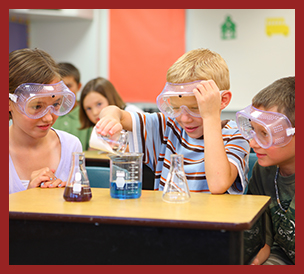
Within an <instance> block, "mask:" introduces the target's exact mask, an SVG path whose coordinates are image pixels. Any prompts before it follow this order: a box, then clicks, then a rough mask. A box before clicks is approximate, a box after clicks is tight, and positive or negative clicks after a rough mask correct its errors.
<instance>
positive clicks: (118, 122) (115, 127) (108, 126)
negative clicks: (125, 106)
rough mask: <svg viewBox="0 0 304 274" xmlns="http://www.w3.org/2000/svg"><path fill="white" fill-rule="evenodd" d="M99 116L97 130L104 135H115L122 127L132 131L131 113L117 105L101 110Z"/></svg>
mask: <svg viewBox="0 0 304 274" xmlns="http://www.w3.org/2000/svg"><path fill="white" fill-rule="evenodd" d="M99 117H100V120H99V121H98V123H97V124H96V131H97V132H98V133H100V134H102V135H107V134H110V135H114V134H115V133H117V132H119V131H121V130H122V129H124V130H128V131H132V117H131V114H130V113H129V112H127V111H124V110H122V109H120V108H119V107H117V106H108V107H105V108H104V109H102V110H101V112H100V114H99Z"/></svg>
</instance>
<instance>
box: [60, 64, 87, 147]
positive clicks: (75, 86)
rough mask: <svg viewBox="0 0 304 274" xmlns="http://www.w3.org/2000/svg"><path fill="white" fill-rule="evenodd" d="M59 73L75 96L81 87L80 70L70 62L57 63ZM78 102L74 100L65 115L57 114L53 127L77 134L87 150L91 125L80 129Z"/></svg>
mask: <svg viewBox="0 0 304 274" xmlns="http://www.w3.org/2000/svg"><path fill="white" fill-rule="evenodd" d="M58 67H59V73H60V75H61V77H62V81H63V82H64V83H65V85H66V86H67V87H68V88H69V89H70V90H71V91H72V92H73V93H74V94H75V96H77V93H78V92H79V91H80V89H81V82H80V72H79V70H78V69H77V68H76V67H75V66H74V65H72V64H70V63H59V64H58ZM80 126H81V125H80V118H79V104H78V102H77V101H76V103H75V105H74V107H73V109H72V110H71V111H70V112H69V113H67V114H66V115H63V116H59V117H58V119H57V121H56V123H55V124H54V128H56V129H60V130H63V131H66V132H68V133H71V134H73V135H75V136H77V137H78V138H79V140H80V142H81V144H82V148H83V150H88V148H89V140H90V136H91V132H92V127H88V128H83V129H80Z"/></svg>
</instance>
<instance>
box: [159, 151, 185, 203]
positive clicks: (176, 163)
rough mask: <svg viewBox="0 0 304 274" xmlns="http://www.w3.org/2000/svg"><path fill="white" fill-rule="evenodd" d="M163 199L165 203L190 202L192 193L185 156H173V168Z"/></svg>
mask: <svg viewBox="0 0 304 274" xmlns="http://www.w3.org/2000/svg"><path fill="white" fill-rule="evenodd" d="M162 198H163V200H164V201H165V202H169V203H185V202H188V201H189V200H190V191H189V187H188V183H187V178H186V175H185V171H184V156H183V155H179V154H172V155H171V167H170V171H169V173H168V176H167V181H166V184H165V188H164V190H163V196H162Z"/></svg>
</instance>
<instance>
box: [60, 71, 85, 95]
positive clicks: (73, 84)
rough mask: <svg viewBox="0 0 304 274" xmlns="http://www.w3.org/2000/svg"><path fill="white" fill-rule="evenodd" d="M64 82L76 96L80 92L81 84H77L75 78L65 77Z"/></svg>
mask: <svg viewBox="0 0 304 274" xmlns="http://www.w3.org/2000/svg"><path fill="white" fill-rule="evenodd" d="M62 81H63V82H64V83H65V85H66V86H67V87H68V88H69V89H70V90H71V91H72V92H73V93H74V94H75V95H76V94H77V92H78V91H79V90H80V87H81V84H77V82H76V81H75V79H74V77H73V76H66V77H63V78H62Z"/></svg>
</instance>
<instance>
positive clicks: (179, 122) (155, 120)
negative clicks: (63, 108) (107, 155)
mask: <svg viewBox="0 0 304 274" xmlns="http://www.w3.org/2000/svg"><path fill="white" fill-rule="evenodd" d="M167 81H168V83H167V84H166V86H165V88H164V90H163V92H162V93H161V94H160V95H159V96H158V98H157V104H158V107H159V109H160V111H161V112H160V113H153V114H149V113H144V114H140V113H131V112H126V111H122V110H119V109H118V108H115V107H113V106H109V107H107V108H105V109H103V110H102V111H101V113H100V118H101V120H100V121H99V122H98V124H97V126H96V127H97V132H98V133H101V134H103V135H106V134H108V133H109V134H115V133H116V132H118V131H120V130H121V129H125V130H128V131H132V134H129V136H130V139H131V140H133V141H131V142H130V150H131V151H132V150H135V151H139V152H143V153H144V163H145V164H146V165H148V166H149V167H150V168H151V169H152V170H153V171H154V173H155V184H154V189H156V190H163V188H164V185H165V182H166V178H167V175H168V172H169V169H170V156H171V154H183V155H184V170H185V173H186V176H187V181H188V185H189V189H190V191H195V192H211V193H225V192H228V193H234V194H242V193H243V191H244V189H245V187H246V185H247V179H246V175H245V174H246V173H247V170H248V157H247V155H248V154H249V144H248V142H247V141H246V140H245V139H244V138H243V137H242V136H241V134H240V133H239V131H238V129H237V126H236V123H235V122H233V121H221V118H220V115H221V110H222V109H224V108H225V107H226V106H227V105H228V104H229V102H230V100H231V92H230V91H229V88H230V81H229V70H228V67H227V64H226V62H225V61H224V60H223V58H222V57H221V56H220V55H219V54H217V53H215V52H212V51H210V50H208V49H197V50H192V51H190V52H188V53H186V54H184V55H183V56H182V57H180V58H179V59H178V60H177V61H176V62H175V63H174V64H173V65H172V66H171V68H169V70H168V72H167ZM221 91H223V92H222V93H221Z"/></svg>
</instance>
